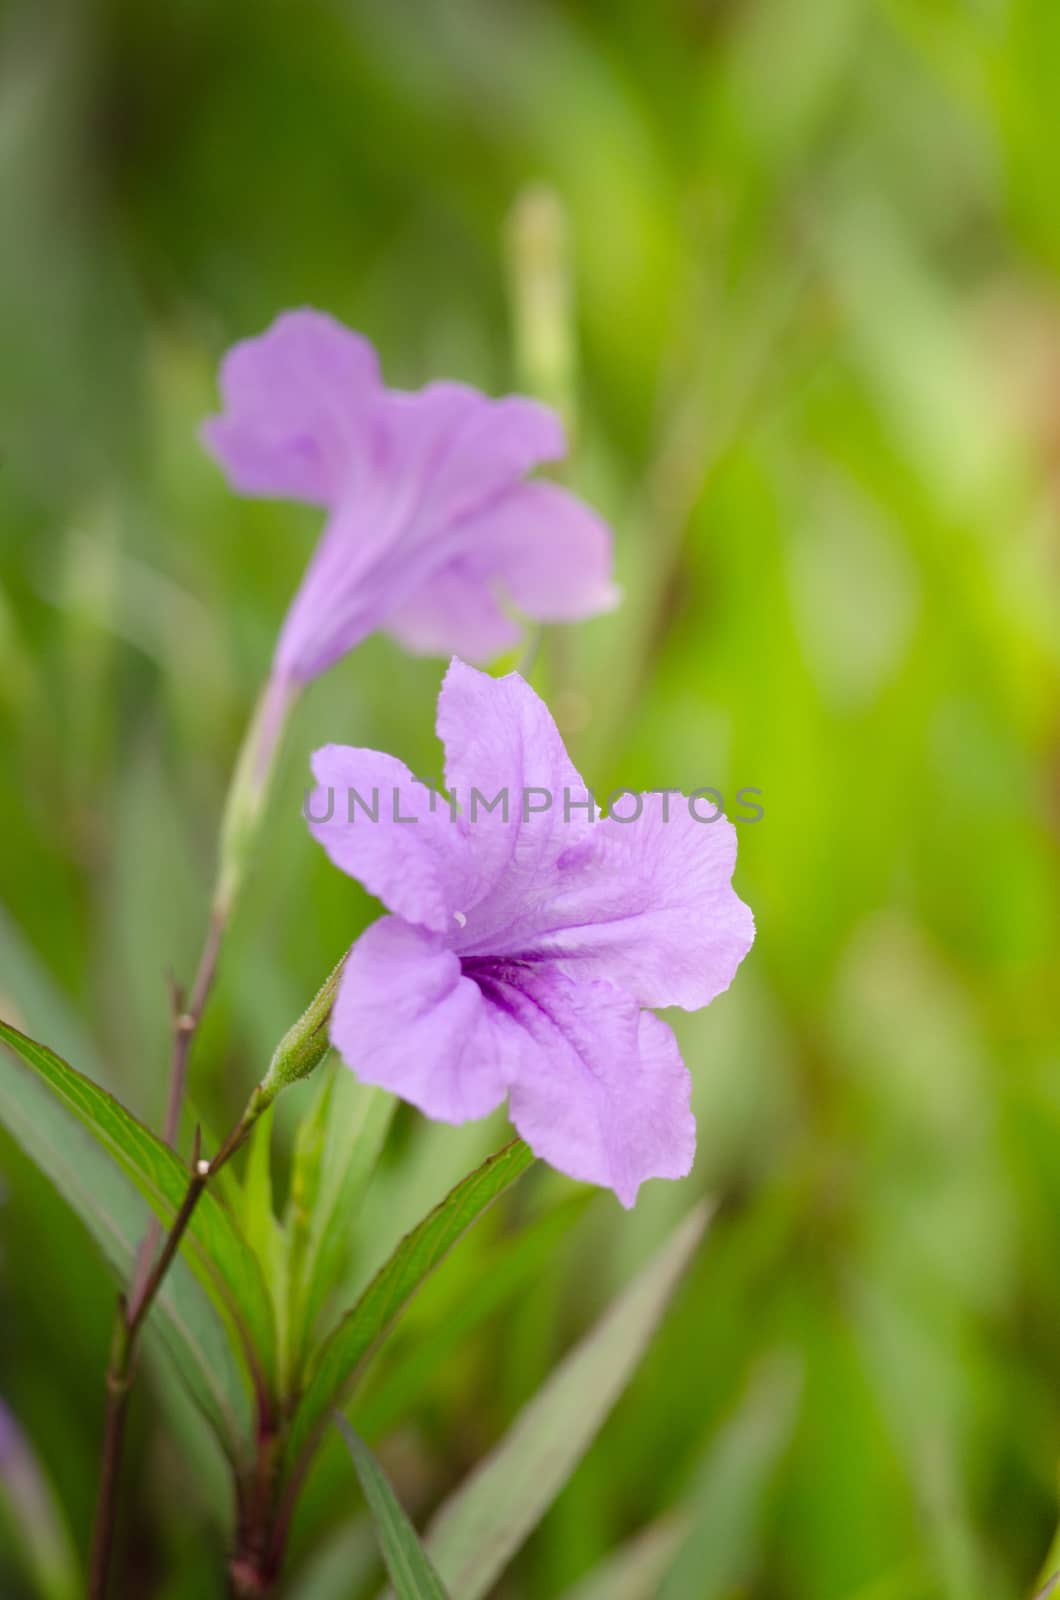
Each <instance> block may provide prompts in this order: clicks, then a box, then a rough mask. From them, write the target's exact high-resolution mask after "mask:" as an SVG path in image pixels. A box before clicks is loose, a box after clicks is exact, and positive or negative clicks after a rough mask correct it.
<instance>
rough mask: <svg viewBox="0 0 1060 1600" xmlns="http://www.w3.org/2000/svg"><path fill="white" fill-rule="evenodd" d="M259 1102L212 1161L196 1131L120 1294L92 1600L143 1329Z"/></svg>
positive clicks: (110, 1537)
mask: <svg viewBox="0 0 1060 1600" xmlns="http://www.w3.org/2000/svg"><path fill="white" fill-rule="evenodd" d="M261 1102H262V1096H261V1094H260V1092H259V1090H258V1089H255V1091H254V1093H253V1094H252V1095H251V1097H250V1100H249V1102H248V1104H247V1108H246V1110H245V1111H244V1113H243V1115H242V1116H241V1117H240V1119H239V1121H238V1122H237V1123H236V1125H235V1127H234V1128H233V1129H232V1131H231V1133H230V1134H229V1135H228V1138H227V1139H226V1140H225V1141H224V1143H223V1145H222V1146H221V1148H220V1150H219V1151H218V1152H217V1154H216V1155H215V1156H214V1158H213V1160H212V1161H202V1160H200V1159H199V1152H200V1148H201V1135H200V1131H199V1129H196V1130H195V1142H194V1146H193V1149H192V1158H191V1166H190V1170H189V1175H188V1187H187V1189H186V1190H185V1193H184V1199H183V1200H182V1201H181V1205H180V1209H179V1211H178V1212H177V1214H176V1216H175V1217H174V1219H173V1222H172V1225H171V1226H170V1229H169V1232H168V1233H167V1235H166V1239H165V1243H164V1244H163V1246H162V1249H161V1251H160V1253H159V1256H158V1259H157V1260H156V1261H155V1263H154V1266H153V1267H151V1269H150V1271H149V1272H148V1273H147V1275H146V1277H145V1278H144V1280H143V1282H142V1284H141V1285H140V1286H139V1287H138V1289H137V1291H136V1292H135V1293H134V1294H133V1296H132V1297H130V1299H129V1300H126V1298H125V1296H124V1295H122V1296H120V1297H119V1300H118V1314H117V1317H116V1318H115V1325H114V1337H113V1340H112V1343H111V1353H110V1362H109V1365H108V1368H107V1403H106V1413H105V1416H104V1423H103V1447H102V1451H101V1454H100V1474H99V1493H98V1497H97V1500H96V1515H95V1522H94V1525H93V1530H92V1554H91V1559H90V1564H89V1582H88V1600H105V1597H106V1593H107V1575H108V1573H109V1570H110V1558H111V1552H112V1549H113V1545H114V1514H115V1508H116V1498H117V1487H118V1474H119V1468H120V1466H121V1455H122V1444H123V1441H124V1437H125V1416H126V1410H127V1408H128V1402H129V1390H130V1388H131V1386H132V1380H133V1372H134V1361H135V1356H136V1348H137V1343H138V1340H139V1336H140V1331H141V1329H142V1328H143V1325H144V1322H145V1321H146V1319H147V1316H148V1313H149V1312H150V1310H151V1307H152V1305H153V1304H154V1302H155V1298H156V1296H157V1295H158V1291H159V1289H160V1288H161V1287H162V1283H163V1280H164V1279H165V1276H166V1273H167V1272H168V1271H169V1268H170V1267H171V1265H172V1264H173V1259H174V1257H175V1256H176V1254H177V1251H178V1250H179V1249H180V1244H181V1240H182V1239H183V1237H184V1234H185V1233H186V1232H187V1228H188V1224H189V1223H190V1222H191V1219H192V1217H193V1216H194V1214H195V1208H196V1206H197V1205H198V1203H199V1200H200V1199H201V1198H202V1195H203V1193H204V1191H205V1189H206V1187H207V1185H208V1184H209V1182H210V1179H211V1178H213V1177H214V1176H215V1175H216V1174H217V1173H218V1172H220V1170H221V1168H222V1167H223V1166H224V1165H225V1164H226V1162H228V1161H229V1160H230V1159H231V1158H232V1156H234V1155H235V1153H236V1151H237V1150H238V1149H239V1148H240V1146H241V1145H242V1144H243V1143H244V1141H245V1140H246V1138H247V1136H248V1135H249V1133H250V1130H251V1129H252V1128H253V1126H254V1124H255V1122H256V1121H257V1119H258V1117H259V1116H260V1115H261V1112H262V1110H263V1109H264V1106H263V1104H262V1103H261Z"/></svg>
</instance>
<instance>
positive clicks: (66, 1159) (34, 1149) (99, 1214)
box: [0, 1051, 252, 1461]
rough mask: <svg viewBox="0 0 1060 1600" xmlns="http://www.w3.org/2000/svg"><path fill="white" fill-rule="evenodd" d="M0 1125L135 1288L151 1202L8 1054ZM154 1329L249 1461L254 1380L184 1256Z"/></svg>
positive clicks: (223, 1437)
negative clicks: (133, 1271)
mask: <svg viewBox="0 0 1060 1600" xmlns="http://www.w3.org/2000/svg"><path fill="white" fill-rule="evenodd" d="M0 1122H2V1123H3V1124H4V1126H5V1127H6V1128H7V1129H8V1130H9V1132H10V1133H11V1135H12V1137H13V1138H14V1139H15V1140H16V1141H17V1142H18V1144H19V1145H21V1147H22V1149H23V1150H24V1151H25V1152H26V1154H27V1155H28V1156H29V1158H30V1159H31V1160H32V1161H34V1162H36V1164H37V1166H38V1167H40V1169H41V1171H42V1172H44V1173H45V1174H46V1176H47V1177H48V1178H49V1179H50V1180H51V1182H52V1183H53V1184H54V1185H55V1187H56V1188H57V1189H58V1191H59V1193H60V1194H61V1195H62V1196H63V1198H64V1199H65V1200H66V1202H67V1203H68V1204H69V1205H70V1206H72V1207H73V1209H74V1211H75V1212H76V1213H77V1215H78V1216H79V1217H80V1219H81V1221H82V1222H83V1223H84V1225H85V1227H86V1228H87V1229H88V1230H89V1232H90V1233H91V1235H92V1237H93V1238H94V1239H95V1240H96V1243H97V1244H98V1245H99V1246H100V1248H101V1250H102V1251H103V1253H104V1255H105V1256H106V1258H107V1260H108V1261H109V1263H110V1265H111V1266H112V1267H113V1268H114V1269H115V1270H116V1272H117V1273H118V1276H119V1278H120V1279H121V1280H122V1281H123V1282H125V1281H127V1280H128V1277H129V1273H130V1271H131V1269H132V1266H133V1262H134V1261H135V1258H136V1253H137V1250H138V1248H139V1245H140V1241H141V1240H142V1238H143V1236H144V1232H145V1230H146V1228H147V1223H148V1217H149V1214H150V1213H149V1211H148V1208H147V1206H146V1204H145V1203H144V1201H143V1199H142V1197H141V1196H140V1195H139V1194H138V1193H137V1191H136V1189H135V1188H134V1187H133V1186H132V1184H131V1183H130V1182H129V1181H128V1180H127V1179H126V1178H125V1177H124V1176H123V1174H122V1172H121V1170H120V1169H119V1167H118V1166H117V1165H116V1164H115V1163H114V1162H113V1161H112V1160H111V1158H110V1156H109V1155H107V1154H106V1153H105V1152H104V1150H103V1149H102V1148H101V1146H100V1145H99V1144H98V1143H97V1141H96V1140H95V1139H94V1138H93V1137H92V1136H91V1135H90V1134H89V1132H88V1131H87V1130H86V1129H85V1127H84V1125H83V1124H82V1123H81V1122H80V1121H79V1120H78V1119H77V1118H76V1117H75V1116H74V1115H73V1113H72V1112H71V1111H70V1110H69V1109H68V1108H67V1107H66V1106H65V1105H64V1104H63V1102H62V1101H61V1100H59V1099H58V1098H57V1097H56V1096H55V1095H54V1094H53V1093H52V1092H51V1090H50V1088H49V1087H48V1086H47V1085H46V1084H45V1083H44V1082H43V1081H42V1080H41V1079H40V1078H39V1077H37V1076H36V1074H30V1073H25V1072H22V1071H20V1070H18V1069H17V1068H16V1067H15V1066H14V1064H13V1063H12V1062H11V1060H10V1058H9V1057H8V1056H7V1055H6V1054H5V1052H3V1051H0ZM144 1331H145V1337H146V1339H147V1341H148V1344H149V1345H151V1346H155V1347H157V1344H158V1343H161V1344H162V1345H163V1346H164V1347H165V1349H166V1351H167V1353H168V1355H169V1356H170V1357H171V1359H172V1361H173V1364H174V1367H175V1368H176V1370H177V1371H178V1373H179V1375H180V1378H181V1380H182V1382H183V1383H184V1385H185V1387H186V1388H187V1390H188V1392H189V1393H190V1395H191V1397H192V1399H193V1400H194V1401H195V1403H196V1404H197V1405H198V1407H199V1409H200V1410H201V1411H202V1413H203V1415H204V1416H205V1417H206V1418H207V1420H208V1421H209V1422H210V1423H211V1424H212V1426H213V1427H214V1429H215V1431H216V1433H217V1435H218V1438H219V1440H220V1441H221V1444H222V1446H223V1447H224V1450H225V1452H226V1454H227V1455H228V1457H229V1459H230V1460H233V1461H239V1460H241V1459H242V1458H243V1457H244V1455H245V1453H246V1451H247V1448H248V1446H249V1441H250V1439H251V1435H252V1428H251V1415H250V1405H249V1389H248V1385H247V1381H246V1378H245V1375H244V1373H243V1371H242V1370H241V1368H240V1366H239V1364H238V1362H237V1360H236V1356H235V1353H234V1351H233V1349H232V1345H231V1340H230V1337H229V1334H228V1330H227V1329H226V1328H225V1326H224V1324H223V1322H222V1320H221V1317H220V1314H219V1312H218V1311H217V1310H216V1308H215V1306H214V1304H213V1302H212V1301H211V1300H210V1298H209V1297H208V1295H207V1294H206V1292H205V1290H204V1289H203V1288H202V1286H201V1284H200V1283H199V1282H198V1281H197V1279H196V1278H195V1276H194V1275H193V1274H192V1272H191V1271H190V1269H189V1267H188V1265H187V1263H186V1261H185V1260H184V1259H182V1258H178V1259H177V1260H176V1261H175V1262H174V1263H173V1266H172V1268H171V1270H170V1272H169V1274H168V1276H167V1278H166V1281H165V1283H164V1284H163V1286H162V1290H161V1292H160V1294H159V1297H158V1300H157V1302H156V1304H155V1307H154V1309H153V1311H152V1314H151V1317H150V1319H149V1321H148V1323H147V1326H146V1328H145V1330H144Z"/></svg>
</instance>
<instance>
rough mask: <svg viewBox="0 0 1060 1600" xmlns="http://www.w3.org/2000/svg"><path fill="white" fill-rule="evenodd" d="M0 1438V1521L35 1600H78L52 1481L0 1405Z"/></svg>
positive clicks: (77, 1580) (73, 1559)
mask: <svg viewBox="0 0 1060 1600" xmlns="http://www.w3.org/2000/svg"><path fill="white" fill-rule="evenodd" d="M0 1434H2V1435H3V1448H2V1449H0V1523H6V1524H7V1525H8V1527H9V1529H10V1532H11V1536H12V1539H13V1542H14V1546H15V1549H16V1551H17V1552H18V1553H19V1554H20V1555H21V1557H22V1564H23V1566H24V1568H25V1571H26V1574H27V1576H28V1577H29V1578H30V1579H31V1580H32V1583H33V1592H34V1594H36V1595H38V1596H39V1600H77V1596H78V1595H80V1594H83V1593H84V1579H83V1577H82V1575H81V1573H80V1572H79V1570H78V1559H77V1552H76V1550H75V1549H74V1544H73V1540H72V1539H71V1537H70V1530H69V1528H68V1527H67V1524H66V1521H65V1519H64V1517H63V1514H62V1509H61V1507H60V1505H59V1502H58V1500H57V1498H56V1495H55V1491H54V1488H53V1486H52V1483H51V1479H50V1478H49V1476H48V1474H47V1472H46V1471H45V1470H44V1468H43V1466H42V1465H41V1463H40V1461H39V1460H38V1459H37V1456H36V1453H35V1452H34V1450H33V1447H32V1445H31V1444H30V1442H29V1440H28V1438H27V1437H26V1435H25V1434H24V1433H23V1432H22V1429H21V1428H20V1427H19V1425H18V1423H17V1422H16V1421H15V1419H14V1417H13V1416H12V1415H11V1414H10V1412H8V1411H7V1410H6V1409H5V1407H4V1404H3V1402H2V1401H0Z"/></svg>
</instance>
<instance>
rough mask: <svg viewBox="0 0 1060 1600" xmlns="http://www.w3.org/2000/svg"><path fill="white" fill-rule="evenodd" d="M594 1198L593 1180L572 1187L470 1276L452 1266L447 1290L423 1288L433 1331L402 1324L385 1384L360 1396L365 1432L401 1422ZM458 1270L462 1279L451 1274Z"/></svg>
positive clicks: (371, 1435) (494, 1248)
mask: <svg viewBox="0 0 1060 1600" xmlns="http://www.w3.org/2000/svg"><path fill="white" fill-rule="evenodd" d="M593 1199H594V1192H593V1190H591V1189H588V1188H586V1189H578V1190H575V1191H574V1192H573V1193H568V1194H567V1195H566V1196H565V1197H564V1199H563V1200H561V1201H560V1202H559V1204H558V1205H556V1206H554V1207H553V1208H552V1210H550V1211H546V1212H544V1213H542V1215H541V1216H538V1217H535V1218H534V1219H533V1221H532V1222H530V1223H528V1224H527V1226H526V1227H524V1228H523V1229H521V1230H520V1231H519V1232H518V1233H511V1234H509V1233H508V1232H507V1231H506V1232H505V1233H504V1235H503V1236H502V1237H501V1238H500V1239H499V1240H497V1241H496V1242H495V1243H494V1244H492V1245H491V1246H490V1248H489V1251H488V1253H487V1254H485V1255H483V1256H481V1257H480V1258H479V1260H478V1262H477V1264H476V1267H475V1271H474V1277H473V1278H472V1279H471V1280H470V1281H469V1280H468V1279H467V1277H466V1275H465V1276H463V1277H459V1278H457V1274H455V1273H446V1274H445V1279H444V1285H445V1292H444V1296H443V1295H431V1291H430V1290H429V1289H427V1290H425V1291H424V1292H425V1295H430V1296H431V1305H430V1308H429V1311H430V1336H429V1337H423V1336H422V1335H421V1336H420V1337H417V1336H416V1334H417V1331H418V1330H416V1329H412V1328H410V1327H409V1325H408V1323H406V1324H405V1325H404V1326H403V1327H402V1331H401V1334H400V1335H399V1338H400V1340H401V1341H402V1348H401V1349H400V1350H396V1349H392V1350H391V1351H390V1352H389V1360H388V1363H387V1372H386V1375H385V1377H384V1378H383V1380H382V1383H381V1385H380V1386H379V1387H378V1388H373V1389H372V1392H371V1393H370V1394H365V1395H363V1396H362V1397H361V1398H360V1399H359V1400H358V1402H357V1423H358V1427H359V1428H360V1430H361V1433H362V1434H363V1435H364V1437H365V1438H366V1439H369V1440H371V1439H378V1438H381V1437H382V1435H384V1434H385V1433H388V1432H389V1431H390V1429H391V1428H393V1427H394V1426H396V1424H397V1423H399V1422H400V1421H401V1419H402V1417H403V1416H404V1415H405V1413H406V1412H407V1411H408V1410H409V1409H410V1408H411V1406H412V1405H414V1404H415V1402H416V1399H417V1398H418V1396H419V1395H420V1394H421V1393H423V1392H425V1391H426V1390H427V1389H429V1387H430V1385H431V1383H432V1382H433V1380H434V1378H435V1376H436V1374H437V1373H438V1372H439V1370H441V1369H443V1368H444V1367H445V1364H446V1362H447V1360H448V1359H449V1358H450V1356H452V1355H453V1354H454V1353H455V1352H456V1351H457V1350H458V1349H459V1348H460V1347H461V1346H462V1345H463V1344H464V1342H465V1341H466V1340H467V1339H469V1338H470V1337H471V1335H472V1334H473V1333H474V1331H475V1329H476V1328H477V1327H478V1326H479V1325H480V1324H481V1323H482V1322H484V1321H485V1320H486V1318H487V1317H491V1316H495V1315H496V1314H497V1312H498V1311H499V1310H500V1309H501V1307H503V1306H504V1305H506V1304H507V1303H508V1302H509V1301H510V1300H511V1299H513V1297H514V1296H516V1295H517V1294H519V1293H520V1292H521V1291H523V1290H525V1288H526V1286H527V1284H528V1283H530V1282H532V1281H533V1279H534V1277H535V1275H537V1274H539V1273H540V1272H541V1271H542V1270H543V1268H544V1265H545V1262H546V1261H547V1260H548V1259H549V1258H550V1257H551V1256H552V1254H553V1252H554V1251H555V1249H556V1246H557V1245H558V1244H559V1242H560V1240H561V1239H562V1238H563V1236H564V1235H565V1234H566V1233H567V1232H568V1230H569V1229H570V1228H571V1226H572V1225H573V1224H574V1222H575V1220H576V1219H577V1218H579V1217H581V1216H582V1215H583V1213H584V1212H585V1210H586V1207H587V1206H589V1205H591V1204H592V1202H593ZM453 1278H457V1282H456V1283H455V1284H451V1282H450V1280H451V1279H453ZM438 1281H439V1280H437V1279H436V1280H435V1282H436V1283H437V1282H438ZM423 1312H424V1307H423V1306H422V1305H421V1306H420V1307H419V1308H418V1316H416V1317H413V1316H411V1315H410V1317H409V1319H408V1321H409V1322H411V1321H413V1320H421V1319H422V1315H423Z"/></svg>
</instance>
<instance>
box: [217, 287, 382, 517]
mask: <svg viewBox="0 0 1060 1600" xmlns="http://www.w3.org/2000/svg"><path fill="white" fill-rule="evenodd" d="M220 387H221V396H222V399H223V401H224V412H223V414H222V415H221V416H219V417H211V418H210V420H209V421H208V422H207V423H205V425H204V427H203V439H204V441H205V443H206V445H207V448H208V449H209V450H210V451H211V453H212V454H213V456H214V457H215V458H216V460H217V461H218V462H219V463H220V465H221V466H222V467H223V468H224V470H225V472H226V473H227V474H228V478H229V480H230V482H231V483H232V485H233V487H234V488H236V489H237V490H238V491H239V492H240V493H241V494H252V495H276V496H280V497H282V498H286V499H292V500H308V501H309V502H310V503H311V504H313V505H334V504H335V503H336V502H337V500H338V499H339V497H340V495H341V493H342V491H343V489H344V487H345V486H346V484H347V481H348V479H349V476H350V474H351V472H352V470H353V465H354V460H355V457H356V454H357V451H358V448H359V439H360V438H361V436H362V435H363V431H364V425H365V418H366V416H367V414H368V413H369V412H370V410H371V408H372V405H373V403H374V402H375V400H376V397H377V396H378V394H379V393H380V388H379V365H378V361H377V359H376V354H375V351H374V350H373V349H372V346H371V345H370V344H369V343H368V341H367V340H366V339H362V338H361V337H360V335H359V334H356V333H351V332H350V330H349V329H348V328H344V327H343V326H342V324H341V323H340V322H336V321H335V320H334V318H332V317H329V316H325V315H324V314H323V313H322V312H320V311H311V310H308V309H307V310H301V311H287V312H284V314H283V315H282V316H279V317H277V318H276V320H275V322H273V324H272V326H271V327H270V328H267V329H266V331H265V332H264V333H263V334H261V335H260V336H259V337H258V338H256V339H245V340H243V341H242V342H241V343H239V344H237V345H235V346H233V348H232V349H231V350H230V351H229V352H228V354H227V355H226V356H225V358H224V361H223V363H222V365H221V379H220Z"/></svg>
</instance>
